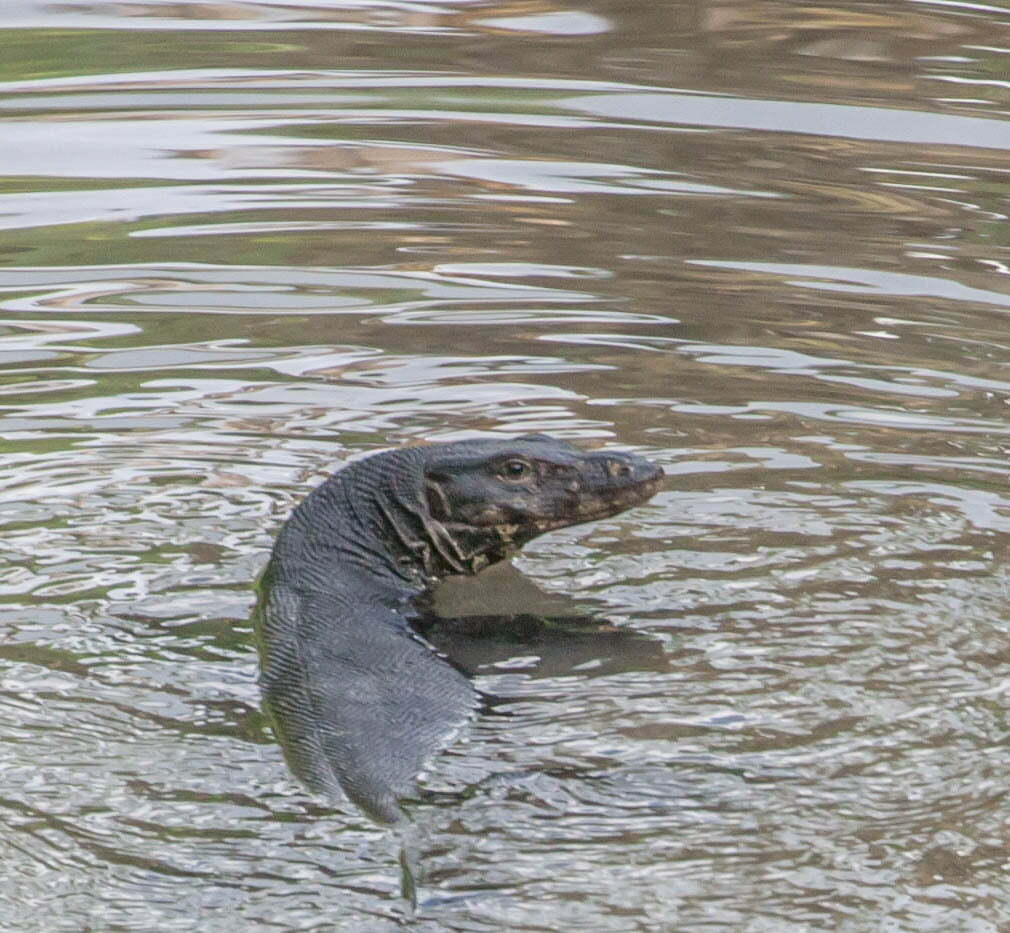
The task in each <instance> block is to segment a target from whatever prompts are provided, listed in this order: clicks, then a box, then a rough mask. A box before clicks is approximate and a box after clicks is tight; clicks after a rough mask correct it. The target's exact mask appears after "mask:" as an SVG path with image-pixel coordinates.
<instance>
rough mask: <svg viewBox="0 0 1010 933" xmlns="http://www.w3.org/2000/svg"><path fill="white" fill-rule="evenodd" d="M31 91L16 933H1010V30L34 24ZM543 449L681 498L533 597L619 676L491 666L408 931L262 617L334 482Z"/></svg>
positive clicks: (4, 461) (460, 5)
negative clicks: (289, 765) (272, 678)
mask: <svg viewBox="0 0 1010 933" xmlns="http://www.w3.org/2000/svg"><path fill="white" fill-rule="evenodd" d="M0 43H2V47H0V51H2V54H0V92H2V93H0V129H2V138H3V144H2V145H0V367H2V371H0V432H2V434H0V436H2V439H3V440H2V447H0V523H2V534H0V549H2V557H3V560H2V563H0V706H2V711H0V743H2V746H3V748H4V750H5V754H4V755H3V756H2V757H0V772H2V786H3V791H2V792H0V808H2V813H3V819H4V824H5V827H6V831H5V832H4V833H3V835H2V838H0V853H2V858H3V862H4V865H5V866H6V870H5V873H4V874H5V878H4V885H3V890H2V891H0V926H2V927H3V928H4V929H11V930H46V931H52V930H63V929H65V930H82V929H94V930H131V931H147V930H159V931H175V930H179V931H183V930H194V929H200V930H205V931H232V930H236V929H249V930H260V929H263V930H266V929H299V930H301V929H304V930H311V929H318V930H323V929H326V930H329V929H343V930H349V931H359V930H368V931H372V930H386V929H393V928H396V927H398V926H399V925H403V924H406V925H408V926H409V927H410V928H411V929H418V930H430V931H440V930H458V931H496V930H501V929H509V930H531V931H532V930H567V929H584V930H590V931H596V930H599V931H627V930H647V931H652V930H672V929H676V930H679V931H702V930H705V931H709V930H734V931H735V930H746V931H750V933H761V931H773V930H774V931H780V930H797V931H801V930H855V931H859V930H916V931H923V930H936V931H950V930H965V931H973V933H975V931H983V933H984V931H998V930H1002V929H1005V928H1006V927H1007V925H1008V924H1010V906H1008V904H1010V900H1008V897H1007V883H1006V881H1005V875H1006V867H1007V864H1008V861H1010V817H1008V813H1007V807H1006V801H1005V795H1006V777H1005V775H1006V772H1007V762H1008V752H1007V745H1006V736H1007V730H1008V725H1007V716H1006V709H1007V697H1006V693H1007V690H1008V683H1010V682H1008V660H1010V653H1008V649H1007V629H1008V619H1007V610H1006V606H1007V602H1008V596H1010V585H1008V582H1010V581H1008V575H1007V570H1006V557H1007V551H1008V547H1007V540H1008V539H1007V531H1008V530H1010V495H1008V491H1007V483H1006V460H1007V457H1006V453H1007V447H1008V446H1010V427H1008V418H1007V404H1008V400H1010V375H1008V366H1010V329H1008V327H1007V314H1008V312H1010V288H1008V279H1007V276H1008V275H1010V252H1008V247H1010V236H1008V233H1007V230H1008V229H1010V228H1008V227H1007V224H1006V213H1007V196H1008V190H1010V189H1008V187H1007V185H1008V182H1007V179H1008V172H1010V156H1008V154H1007V152H1008V149H1010V119H1008V114H1007V109H1006V90H1007V81H1006V74H1007V65H1008V54H1010V13H1007V12H1006V11H1005V10H1004V8H1003V7H1002V6H1001V5H991V4H990V5H986V4H974V3H969V2H956V3H954V2H941V0H933V2H931V0H917V2H908V3H893V4H886V5H866V4H862V3H857V2H849V3H839V4H833V5H829V6H804V5H796V4H783V3H777V2H747V3H734V4H724V3H719V2H703V3H697V2H692V3H679V2H670V3H662V4H656V3H646V2H638V3H631V4H628V3H615V2H593V0H586V2H583V3H582V5H581V6H578V7H572V6H568V7H565V6H557V5H552V4H550V3H546V4H545V3H536V4H527V3H509V2H504V3H493V2H479V0H474V2H466V0H455V2H452V0H445V2H437V3H428V2H419V3H416V2H410V3H406V2H403V3H401V2H367V0H361V2H347V3H330V2H327V3H323V2H294V0H272V2H269V3H267V2H265V0H231V2H222V3H203V2H190V3H178V2H172V3H169V2H156V0H138V2H133V3H113V2H106V0H83V2H68V3H61V4H50V3H45V2H42V0H12V2H8V3H7V4H6V5H5V7H4V12H3V13H2V14H0ZM528 431H545V432H549V433H556V434H558V435H561V436H564V437H567V438H569V439H572V440H574V441H577V442H580V443H584V444H587V445H602V446H606V445H613V446H616V447H623V448H631V449H635V450H639V451H641V452H643V453H645V454H646V455H648V456H649V457H652V458H654V459H657V460H659V461H660V462H662V463H663V464H664V466H665V467H666V470H667V472H668V473H669V474H670V481H669V484H668V487H667V489H666V490H665V491H664V492H662V493H661V494H660V495H659V496H658V497H657V498H656V499H655V500H653V502H652V503H651V504H650V505H648V506H646V507H644V508H639V509H637V510H635V511H634V512H632V513H628V514H627V515H625V516H620V517H618V518H615V519H612V520H609V521H605V522H600V523H597V524H595V525H591V526H586V527H581V528H574V529H568V530H565V531H561V532H556V533H554V534H552V535H550V536H547V537H545V538H542V539H539V540H537V541H535V542H534V543H533V544H531V545H530V546H529V547H528V548H527V549H526V551H525V553H524V556H523V557H522V558H521V559H520V560H519V561H518V562H517V563H518V565H519V567H520V569H521V570H522V571H523V572H525V574H527V575H528V576H529V577H530V578H532V579H534V580H536V581H537V582H538V583H539V584H540V585H541V586H542V587H544V588H545V589H547V590H549V591H550V592H551V593H553V594H554V597H555V598H556V599H558V600H560V601H561V602H562V603H564V604H566V605H567V606H575V607H577V611H578V612H579V613H582V614H583V615H585V614H589V615H590V616H591V617H593V618H595V619H596V620H597V621H598V622H600V623H601V624H603V623H608V624H609V625H611V626H613V627H614V628H615V629H618V630H620V631H621V632H623V633H626V635H625V636H624V637H620V636H615V637H609V636H608V637H601V638H585V637H582V636H573V639H572V640H571V641H570V642H568V643H564V642H562V643H561V645H560V646H559V644H558V642H557V640H556V639H553V638H551V639H546V640H545V639H544V638H542V637H539V636H537V635H536V633H535V632H533V631H531V630H530V629H529V628H523V626H521V625H517V630H516V636H515V641H514V643H510V642H509V641H508V639H504V640H502V639H499V640H498V641H495V642H494V643H493V644H489V643H485V644H483V645H482V646H478V647H480V651H479V652H477V653H476V654H473V653H471V655H469V656H468V660H469V662H470V663H471V664H472V665H473V666H475V667H476V668H477V677H476V685H477V686H478V688H479V689H480V690H481V691H483V692H485V693H487V694H491V695H494V696H495V697H497V698H499V702H498V703H497V705H496V707H495V711H494V715H486V716H484V717H482V718H481V719H479V720H477V721H476V722H475V723H474V724H473V726H472V728H471V729H470V731H469V733H468V735H467V736H466V737H465V739H464V740H463V741H461V742H459V743H457V744H455V745H454V746H452V747H451V748H450V749H448V750H447V752H446V753H445V754H444V755H442V756H441V757H440V758H438V759H437V760H436V761H435V762H433V764H432V766H431V768H430V771H429V773H428V775H427V777H426V786H427V788H428V790H429V791H430V792H431V796H430V798H429V799H428V800H426V801H425V802H422V803H418V804H416V805H415V806H414V807H413V814H414V818H415V821H416V823H417V826H418V836H419V839H420V842H419V848H420V852H419V861H420V864H421V866H422V876H423V877H422V879H421V890H420V900H421V903H420V905H419V908H418V910H417V913H416V915H415V916H414V917H413V918H412V919H408V918H409V911H408V908H407V906H406V905H405V903H404V901H403V898H402V897H401V894H400V880H399V868H398V865H397V853H398V847H397V842H396V840H395V839H393V838H391V836H390V834H389V832H388V831H387V830H385V829H383V828H381V827H379V826H377V825H375V824H373V823H372V822H371V821H370V820H369V819H368V818H367V817H365V816H364V815H363V814H362V813H361V812H360V811H358V810H357V809H356V808H355V807H354V806H353V805H352V804H349V803H346V804H341V803H338V804H336V805H334V804H331V803H330V802H328V801H322V800H319V799H317V798H314V797H312V796H311V795H310V794H308V793H307V792H306V791H305V790H304V789H302V788H301V787H300V786H299V785H298V783H297V781H296V780H295V779H294V778H293V777H292V776H291V774H290V773H289V772H288V771H287V769H286V767H285V764H284V761H283V757H282V755H281V753H280V751H279V749H278V748H277V746H276V744H275V743H274V741H273V737H272V735H271V733H270V731H269V728H268V726H267V725H266V723H265V721H264V719H263V717H262V715H261V713H260V709H259V698H258V691H257V686H256V675H257V662H256V652H255V647H254V645H253V640H252V633H251V625H250V621H249V614H250V610H251V606H252V602H253V592H252V583H253V581H254V579H255V577H256V575H257V574H258V572H259V570H260V569H261V568H262V566H263V564H264V562H265V559H266V555H267V553H268V550H269V547H270V543H271V541H272V539H273V536H274V534H275V533H276V531H277V529H278V528H279V526H280V524H281V522H282V521H283V519H284V517H285V516H286V515H287V514H288V512H289V511H290V509H291V507H292V505H293V503H294V502H296V501H297V500H298V499H299V498H300V497H301V496H302V495H303V494H304V492H305V490H306V489H307V488H308V487H309V486H310V485H311V484H313V483H316V482H318V481H319V480H320V478H321V477H323V476H324V475H326V474H327V473H328V472H329V471H330V470H332V469H333V468H335V467H336V466H338V465H339V464H340V463H342V462H344V461H345V460H347V459H348V458H350V457H355V456H360V455H362V454H364V453H367V452H368V451H371V450H377V449H382V448H385V447H389V446H395V445H399V444H404V443H412V442H418V441H423V440H448V439H454V438H460V437H471V436H495V435H509V434H514V433H520V432H528ZM509 586H511V589H508V588H506V594H505V597H504V601H505V602H506V603H508V602H509V599H510V598H514V599H515V600H516V605H517V607H525V608H524V610H523V611H525V609H528V608H529V607H526V606H525V603H523V601H522V599H521V598H520V597H522V596H523V593H524V592H525V590H524V586H525V584H520V583H517V582H515V581H513V582H512V583H511V584H509ZM475 593H476V596H475V595H474V594H475ZM510 593H511V594H512V596H511V597H510V596H509V594H510ZM457 596H458V598H459V599H461V600H463V602H464V603H466V600H467V599H469V600H470V602H469V603H467V605H470V606H473V605H474V604H476V605H477V606H478V607H479V606H480V605H481V601H482V600H483V599H484V591H482V590H477V591H473V590H471V591H470V594H469V596H467V594H466V593H463V594H462V595H460V594H457ZM523 598H525V597H523ZM457 647H458V648H460V650H463V649H465V648H466V645H462V646H457Z"/></svg>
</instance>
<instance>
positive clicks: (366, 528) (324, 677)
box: [256, 434, 663, 822]
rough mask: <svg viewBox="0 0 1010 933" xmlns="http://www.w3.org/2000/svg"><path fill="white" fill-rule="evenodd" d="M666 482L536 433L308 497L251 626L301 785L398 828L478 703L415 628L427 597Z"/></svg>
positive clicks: (285, 534)
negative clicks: (419, 782) (342, 798)
mask: <svg viewBox="0 0 1010 933" xmlns="http://www.w3.org/2000/svg"><path fill="white" fill-rule="evenodd" d="M662 478H663V471H662V468H661V467H659V466H657V465H656V464H653V463H650V462H649V461H648V460H645V459H643V458H642V457H639V456H636V455H633V454H627V453H616V452H612V451H599V452H586V451H582V450H579V449H578V448H576V447H573V446H572V445H571V444H568V443H567V442H565V441H561V440H557V439H555V438H551V437H547V436H545V435H540V434H531V435H525V436H523V437H518V438H513V439H502V440H497V439H495V440H472V441H459V442H456V443H448V444H431V445H428V446H419V447H405V448H401V449H399V450H393V451H388V452H385V453H381V454H376V455H374V456H371V457H367V458H365V459H363V460H359V461H357V462H355V463H352V464H350V465H349V466H346V467H344V468H343V469H342V470H340V471H338V472H337V473H335V474H334V475H333V476H332V477H330V478H329V479H328V480H326V481H325V482H324V483H323V484H322V485H320V486H318V487H317V488H316V489H314V490H313V491H312V492H311V493H309V495H308V496H307V497H306V498H305V499H304V501H303V502H302V503H301V504H300V505H299V506H298V507H297V508H296V509H295V510H294V512H293V514H292V515H291V517H290V518H289V519H288V521H287V522H286V523H285V525H284V526H283V528H282V529H281V532H280V534H279V535H278V537H277V541H276V543H275V545H274V549H273V553H272V555H271V557H270V562H269V564H268V565H267V568H266V570H265V571H264V574H263V577H262V578H261V589H260V599H259V604H258V607H257V619H256V622H257V632H258V636H259V642H260V661H261V677H260V683H261V687H262V690H263V696H264V702H265V705H266V707H267V709H268V711H269V713H270V715H271V717H272V719H273V721H274V726H275V729H276V731H277V735H278V739H279V740H280V743H281V745H282V747H283V748H284V750H285V753H286V755H287V758H288V763H289V765H290V766H291V768H292V770H293V771H294V772H295V774H296V775H297V776H298V777H299V778H301V779H302V781H304V782H305V783H306V784H307V785H308V787H309V788H310V789H312V790H314V791H316V792H318V793H322V794H325V795H328V796H331V797H339V795H340V791H343V792H344V793H345V794H347V796H348V797H350V798H351V799H352V800H353V801H354V802H355V803H357V804H358V805H359V806H360V807H362V809H364V810H365V811H366V812H367V813H369V814H370V815H371V816H373V817H374V818H377V819H379V820H382V821H386V822H395V821H398V820H399V819H401V817H402V810H401V809H400V806H399V802H398V801H399V800H400V799H402V798H404V797H408V796H410V795H411V793H412V792H413V790H414V780H415V778H416V776H417V774H418V772H419V771H420V769H421V768H422V766H423V765H424V764H425V762H426V761H427V760H428V759H429V758H431V757H432V756H433V755H434V754H435V753H436V752H437V751H439V750H440V749H441V748H443V747H444V746H445V745H446V744H447V743H448V742H449V741H450V740H451V738H452V737H453V735H454V734H455V733H456V732H457V731H458V730H459V729H460V728H461V727H462V726H463V725H464V724H465V723H466V721H467V719H468V718H469V717H470V715H471V714H472V712H473V710H474V709H475V708H476V705H477V694H476V691H475V690H474V688H473V686H472V685H471V683H470V681H469V680H468V679H467V678H466V677H465V676H464V675H463V674H462V673H460V672H459V671H458V670H456V669H455V668H454V667H452V666H451V665H449V664H448V663H447V662H446V661H445V660H443V659H442V658H441V657H440V656H439V655H438V654H437V653H436V652H435V651H434V649H433V648H432V647H431V646H430V645H429V644H428V642H426V641H425V640H424V639H423V638H422V637H421V636H420V635H419V634H418V633H417V631H415V629H414V628H413V627H412V622H414V621H416V618H417V613H418V609H417V607H418V605H419V601H420V599H421V597H422V596H423V595H424V594H425V592H426V591H427V590H428V589H429V587H430V586H431V585H432V583H434V582H435V581H436V580H438V579H439V578H441V577H444V576H447V575H452V574H474V573H477V572H478V571H479V570H481V569H482V568H483V567H486V566H487V565H488V564H491V563H494V562H496V561H500V560H504V559H505V558H507V557H509V556H510V555H511V554H513V553H515V552H516V551H517V550H518V549H519V548H520V547H521V546H522V545H523V544H525V543H526V542H527V541H530V540H531V539H532V538H535V537H536V536H538V535H541V534H543V533H544V532H547V531H551V530H552V529H556V528H562V527H565V526H567V525H576V524H580V523H582V522H587V521H592V520H594V519H598V518H604V517H606V516H609V515H615V514H617V513H618V512H622V511H624V510H625V509H627V508H630V507H631V506H634V505H638V504H639V503H642V502H645V501H646V500H647V499H649V498H650V497H651V496H652V495H654V494H655V492H656V491H657V490H658V489H659V486H660V484H661V482H662Z"/></svg>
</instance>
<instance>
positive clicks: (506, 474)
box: [498, 459, 533, 480]
mask: <svg viewBox="0 0 1010 933" xmlns="http://www.w3.org/2000/svg"><path fill="white" fill-rule="evenodd" d="M532 472H533V468H532V467H531V466H530V465H529V464H528V463H527V462H526V461H525V460H518V459H512V460H506V461H505V462H504V463H503V464H502V465H501V468H500V469H499V470H498V473H499V475H500V476H502V477H503V478H504V479H512V480H516V479H525V478H526V477H527V476H529V475H530V473H532Z"/></svg>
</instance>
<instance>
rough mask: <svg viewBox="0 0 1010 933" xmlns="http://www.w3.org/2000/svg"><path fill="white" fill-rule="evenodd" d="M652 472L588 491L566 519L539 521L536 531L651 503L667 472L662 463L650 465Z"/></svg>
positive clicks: (574, 523)
mask: <svg viewBox="0 0 1010 933" xmlns="http://www.w3.org/2000/svg"><path fill="white" fill-rule="evenodd" d="M649 467H650V471H649V472H648V473H647V475H646V476H645V477H644V478H641V479H635V480H633V481H629V482H628V483H626V484H624V485H622V486H619V487H611V488H607V489H603V490H601V491H600V492H598V493H593V494H585V495H584V496H583V498H582V499H580V500H579V501H578V502H577V503H576V504H575V507H574V509H573V511H572V512H571V514H569V515H566V516H565V517H563V518H555V519H546V520H544V521H540V522H537V523H536V527H537V531H536V533H537V534H542V533H543V532H546V531H554V530H556V529H558V528H566V527H568V526H569V525H581V524H583V523H584V522H592V521H596V520H598V519H601V518H609V517H610V516H611V515H619V514H620V513H621V512H625V511H627V510H628V509H631V508H634V507H635V506H636V505H642V504H643V503H644V502H648V501H649V500H650V499H651V498H652V497H653V496H654V495H656V493H657V492H659V490H660V488H661V487H662V485H663V480H665V479H666V474H665V473H664V472H663V468H662V467H661V466H657V465H656V464H651V463H650V464H649Z"/></svg>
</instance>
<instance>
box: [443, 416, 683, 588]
mask: <svg viewBox="0 0 1010 933" xmlns="http://www.w3.org/2000/svg"><path fill="white" fill-rule="evenodd" d="M423 449H424V450H426V452H427V455H426V457H425V461H424V467H423V469H424V483H425V495H426V500H427V507H428V509H427V510H428V512H429V514H430V516H431V519H433V520H434V522H436V523H438V525H439V526H440V527H441V529H444V530H445V532H447V533H448V535H449V537H450V538H451V539H452V540H453V541H454V542H455V543H456V544H457V545H458V547H459V550H460V551H461V552H462V553H464V554H468V555H470V554H472V555H474V557H475V558H476V561H475V563H471V566H470V569H472V570H475V569H479V567H480V566H483V565H484V564H487V563H492V562H494V561H496V560H501V559H502V558H504V557H508V556H509V555H510V554H511V553H513V552H515V551H516V550H518V548H520V547H521V546H522V545H523V544H525V543H526V542H527V541H530V540H532V539H533V538H535V537H537V536H538V535H541V534H543V533H544V532H547V531H551V530H553V529H556V528H563V527H566V526H568V525H579V524H581V523H583V522H589V521H593V520H595V519H599V518H606V517H607V516H610V515H616V514H617V513H619V512H623V511H624V510H625V509H629V508H631V507H632V506H635V505H639V504H641V503H643V502H645V501H647V500H648V499H650V498H651V497H652V496H653V495H655V493H656V492H657V491H658V489H659V488H660V485H661V484H662V481H663V477H664V474H663V469H662V467H660V466H658V465H657V464H655V463H652V462H650V461H649V460H646V459H645V458H644V457H640V456H638V455H636V454H630V453H618V452H616V451H585V450H580V449H579V448H578V447H575V446H573V445H572V444H569V443H568V442H567V441H563V440H559V439H558V438H553V437H548V436H546V435H543V434H528V435H524V436H521V437H516V438H512V439H503V440H497V439H493V440H474V441H460V442H458V443H449V444H436V445H432V446H431V447H428V448H423ZM468 563H470V562H469V561H468Z"/></svg>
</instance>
